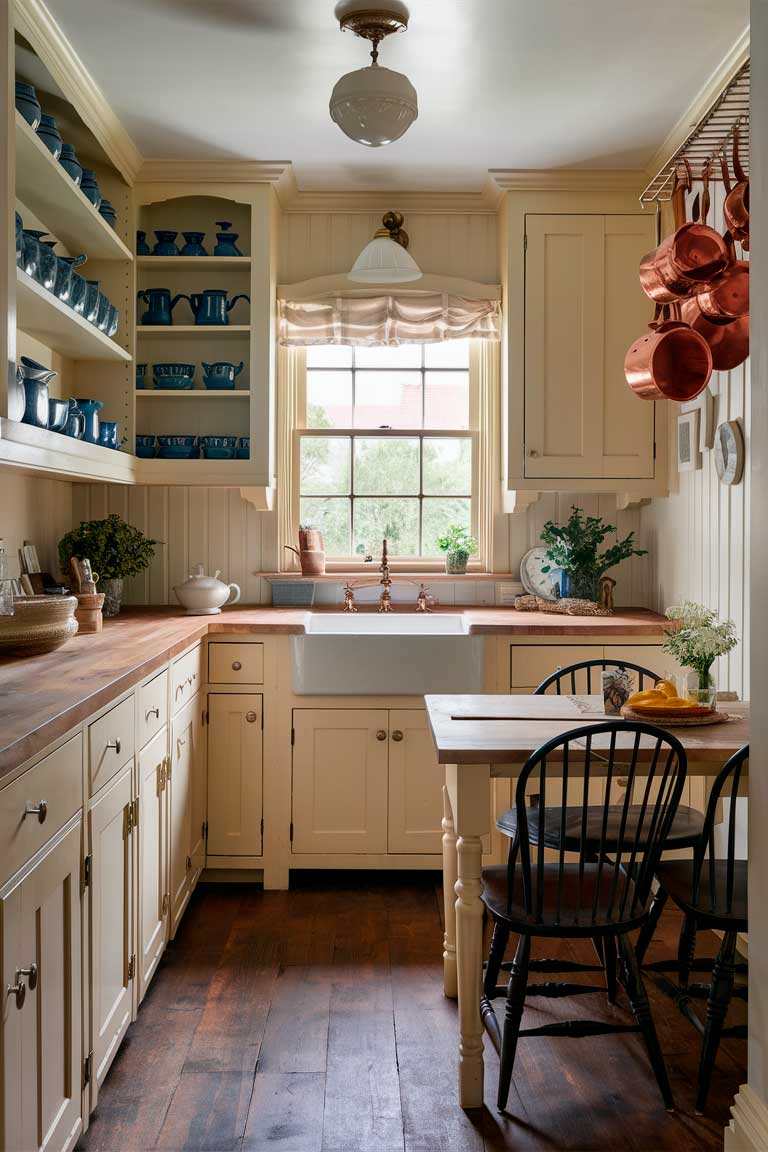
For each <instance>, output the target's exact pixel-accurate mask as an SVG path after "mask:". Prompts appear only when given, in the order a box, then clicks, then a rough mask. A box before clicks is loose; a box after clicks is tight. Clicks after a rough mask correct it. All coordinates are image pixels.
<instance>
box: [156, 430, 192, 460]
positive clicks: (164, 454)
mask: <svg viewBox="0 0 768 1152" xmlns="http://www.w3.org/2000/svg"><path fill="white" fill-rule="evenodd" d="M157 442H158V444H159V445H160V450H159V452H158V456H160V458H161V459H163V460H197V459H199V457H200V447H199V440H198V437H197V436H158V437H157Z"/></svg>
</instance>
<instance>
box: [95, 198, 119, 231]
mask: <svg viewBox="0 0 768 1152" xmlns="http://www.w3.org/2000/svg"><path fill="white" fill-rule="evenodd" d="M99 215H100V216H103V217H104V219H105V220H106V222H107V224H109V226H110V228H114V226H115V221H116V220H117V212H115V209H114V206H113V205H112V204H111V203H110V202H109V200H102V202H101V204H99Z"/></svg>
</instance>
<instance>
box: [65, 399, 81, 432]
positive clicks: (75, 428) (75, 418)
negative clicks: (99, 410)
mask: <svg viewBox="0 0 768 1152" xmlns="http://www.w3.org/2000/svg"><path fill="white" fill-rule="evenodd" d="M66 433H67V436H71V437H72V438H73V439H74V440H82V439H83V436H84V434H85V416H84V415H83V413H82V412H81V411H80V409H79V408H78V406H77V400H70V402H69V418H68V420H67V429H66Z"/></svg>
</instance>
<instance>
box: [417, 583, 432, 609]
mask: <svg viewBox="0 0 768 1152" xmlns="http://www.w3.org/2000/svg"><path fill="white" fill-rule="evenodd" d="M430 600H432V596H431V595H430V592H429V588H427V586H426V584H420V585H419V594H418V596H417V597H416V611H417V612H430V611H431V608H430V604H429V602H430Z"/></svg>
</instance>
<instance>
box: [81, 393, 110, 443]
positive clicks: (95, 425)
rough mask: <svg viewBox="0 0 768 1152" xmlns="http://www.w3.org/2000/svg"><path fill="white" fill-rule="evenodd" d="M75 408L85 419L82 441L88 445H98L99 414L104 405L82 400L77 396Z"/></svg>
mask: <svg viewBox="0 0 768 1152" xmlns="http://www.w3.org/2000/svg"><path fill="white" fill-rule="evenodd" d="M77 406H78V408H79V409H80V411H81V412H82V414H83V416H84V417H85V430H84V432H83V440H87V441H88V443H89V444H98V442H99V412H100V411H101V409H102V408H103V407H104V405H103V404H102V402H101V400H84V399H81V398H80V397H79V396H78V398H77Z"/></svg>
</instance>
